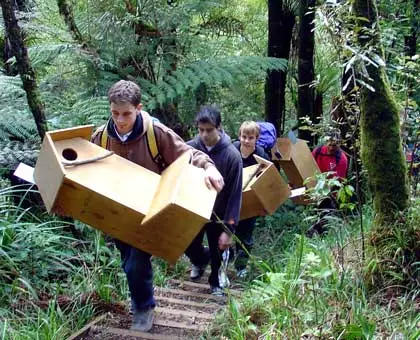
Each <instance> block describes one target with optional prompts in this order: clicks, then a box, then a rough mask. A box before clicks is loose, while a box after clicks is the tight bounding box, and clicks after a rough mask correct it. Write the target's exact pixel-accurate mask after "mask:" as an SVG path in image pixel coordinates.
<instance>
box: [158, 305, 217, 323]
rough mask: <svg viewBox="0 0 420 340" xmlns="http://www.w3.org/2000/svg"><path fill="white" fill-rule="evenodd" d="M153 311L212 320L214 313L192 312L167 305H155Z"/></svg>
mask: <svg viewBox="0 0 420 340" xmlns="http://www.w3.org/2000/svg"><path fill="white" fill-rule="evenodd" d="M155 311H156V312H157V313H160V314H170V315H176V316H185V317H189V318H198V319H205V320H213V319H214V315H213V314H209V313H205V312H192V311H187V310H182V309H173V308H167V307H156V308H155Z"/></svg>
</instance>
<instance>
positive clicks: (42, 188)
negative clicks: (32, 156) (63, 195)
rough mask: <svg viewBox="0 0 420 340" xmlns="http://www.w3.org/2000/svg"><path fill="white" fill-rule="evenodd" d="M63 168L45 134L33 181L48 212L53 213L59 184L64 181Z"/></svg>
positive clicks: (49, 139) (48, 137)
mask: <svg viewBox="0 0 420 340" xmlns="http://www.w3.org/2000/svg"><path fill="white" fill-rule="evenodd" d="M64 174H65V171H64V168H63V166H62V165H61V163H60V161H59V157H58V154H57V151H56V150H55V147H54V144H53V141H52V140H51V137H50V136H49V135H48V134H47V135H45V137H44V140H43V142H42V147H41V151H40V152H39V155H38V159H37V161H36V165H35V170H34V180H35V183H36V185H37V186H38V189H39V193H40V194H41V197H42V200H43V201H44V204H45V207H46V208H47V211H48V212H52V211H53V207H54V203H55V201H56V198H57V195H58V192H59V190H60V187H61V184H62V183H63V180H64Z"/></svg>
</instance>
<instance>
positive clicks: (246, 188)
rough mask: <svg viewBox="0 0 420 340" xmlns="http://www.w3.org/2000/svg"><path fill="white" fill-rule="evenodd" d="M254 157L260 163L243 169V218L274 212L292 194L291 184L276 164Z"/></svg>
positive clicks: (241, 217)
mask: <svg viewBox="0 0 420 340" xmlns="http://www.w3.org/2000/svg"><path fill="white" fill-rule="evenodd" d="M254 157H255V159H256V160H257V162H258V164H255V165H252V166H249V167H246V168H244V169H243V176H242V182H243V183H242V206H241V216H240V219H241V220H244V219H246V218H250V217H254V216H263V215H266V214H267V213H268V214H272V213H274V212H275V211H276V210H277V209H278V207H279V206H280V205H282V204H283V203H284V201H286V200H287V198H288V197H289V196H290V189H289V186H288V185H287V184H286V183H285V181H284V180H283V178H282V177H281V176H280V173H279V172H278V170H277V169H276V167H275V166H274V164H273V163H271V162H269V161H267V160H265V159H264V158H261V157H258V156H255V155H254Z"/></svg>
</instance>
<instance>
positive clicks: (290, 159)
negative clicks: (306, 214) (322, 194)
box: [271, 138, 320, 204]
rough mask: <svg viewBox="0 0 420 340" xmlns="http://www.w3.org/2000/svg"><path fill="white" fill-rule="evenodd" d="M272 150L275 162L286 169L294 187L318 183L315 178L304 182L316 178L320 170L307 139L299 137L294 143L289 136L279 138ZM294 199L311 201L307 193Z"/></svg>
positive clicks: (305, 201) (298, 202)
mask: <svg viewBox="0 0 420 340" xmlns="http://www.w3.org/2000/svg"><path fill="white" fill-rule="evenodd" d="M271 152H272V157H273V162H274V163H277V164H279V165H280V167H281V168H282V169H283V170H284V172H285V173H286V176H287V178H288V180H289V184H290V186H291V187H292V188H293V189H294V188H298V187H302V186H305V187H307V188H311V187H314V186H315V185H316V181H315V180H314V179H312V180H309V181H308V182H307V183H305V184H304V181H305V180H306V179H307V178H314V177H315V174H316V173H319V172H320V170H319V167H318V164H317V163H316V161H315V159H314V157H313V156H312V153H311V150H309V147H308V144H307V142H306V141H304V140H303V139H297V141H296V143H295V144H293V143H292V142H291V140H290V139H289V138H277V144H276V146H275V147H274V148H273V149H272V150H271ZM292 201H294V202H295V203H297V204H309V203H310V201H309V200H308V198H307V196H306V195H304V196H297V197H294V198H292Z"/></svg>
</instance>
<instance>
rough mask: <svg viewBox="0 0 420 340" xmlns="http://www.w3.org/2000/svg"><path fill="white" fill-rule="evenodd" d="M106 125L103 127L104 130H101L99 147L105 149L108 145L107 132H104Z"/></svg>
mask: <svg viewBox="0 0 420 340" xmlns="http://www.w3.org/2000/svg"><path fill="white" fill-rule="evenodd" d="M107 126H108V123H107V124H105V125H104V129H103V130H102V134H101V147H103V148H104V149H106V147H107V145H108V132H107V131H106V129H107Z"/></svg>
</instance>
